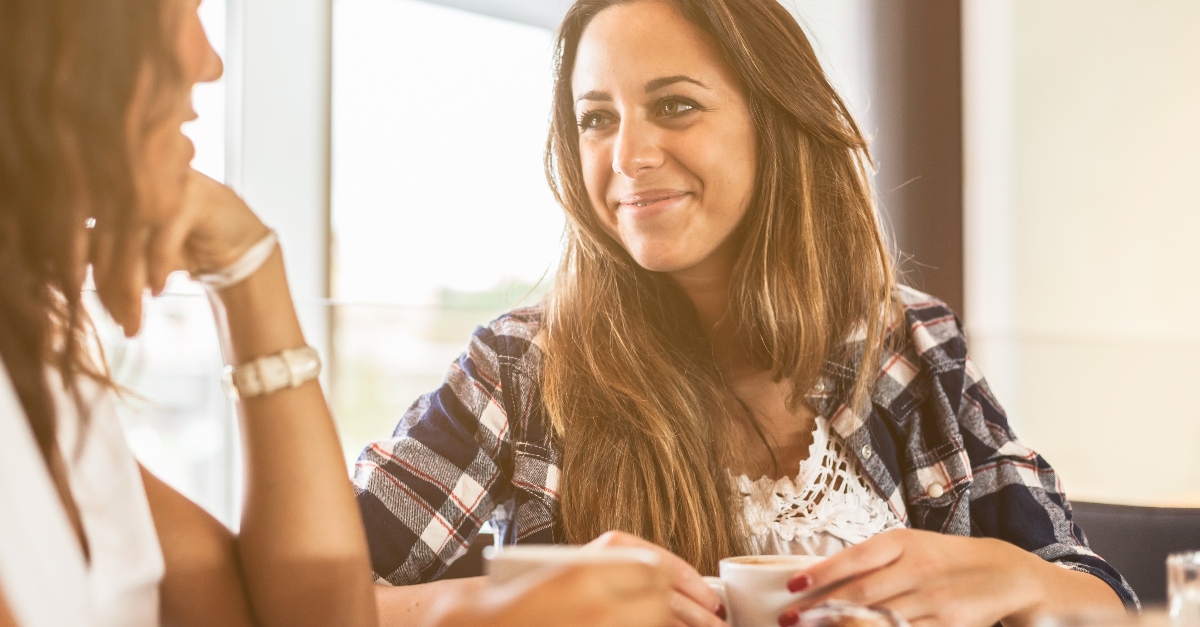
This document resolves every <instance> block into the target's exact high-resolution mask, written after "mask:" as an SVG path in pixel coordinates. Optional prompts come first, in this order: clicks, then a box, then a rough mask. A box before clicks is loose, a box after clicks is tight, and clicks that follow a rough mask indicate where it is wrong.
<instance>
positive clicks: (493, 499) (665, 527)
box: [356, 0, 1136, 626]
mask: <svg viewBox="0 0 1200 627" xmlns="http://www.w3.org/2000/svg"><path fill="white" fill-rule="evenodd" d="M556 61H557V77H556V79H557V80H556V83H555V91H554V106H553V113H552V116H553V118H552V128H551V133H550V140H549V145H548V150H547V159H546V161H547V171H548V176H549V178H550V180H551V183H552V185H553V187H554V190H555V192H556V193H557V196H558V200H559V202H560V203H561V204H562V206H563V208H564V209H565V211H566V214H567V222H568V226H567V234H566V252H565V255H564V258H563V261H562V264H561V266H560V268H559V274H558V276H557V279H556V283H555V284H554V286H553V289H552V291H551V294H550V296H549V297H548V299H547V300H546V301H545V302H544V303H542V304H541V305H540V306H537V307H534V308H532V309H526V310H520V311H514V312H511V313H509V314H507V315H505V316H503V317H501V318H500V319H498V320H496V321H495V322H493V323H492V324H490V325H489V326H488V327H487V328H483V329H480V330H479V331H478V332H477V333H476V334H475V336H474V338H473V339H472V341H471V344H470V346H469V348H468V349H467V351H466V353H465V354H464V355H463V356H462V358H461V359H460V360H459V361H458V362H457V363H456V364H455V365H454V366H452V368H451V370H450V372H449V373H448V374H447V377H446V381H445V384H444V385H443V386H442V387H441V388H440V389H438V390H437V391H435V392H433V393H431V394H429V395H427V396H425V397H423V398H421V399H420V400H419V401H417V403H415V404H414V405H413V407H412V409H411V410H410V411H409V412H408V413H407V414H406V415H405V416H404V417H403V418H402V420H401V421H400V424H399V426H398V427H397V429H396V432H395V434H394V437H393V438H391V439H389V440H386V441H382V442H378V443H376V444H374V445H372V446H371V447H369V448H368V449H367V450H366V451H364V453H363V454H362V456H361V458H360V460H359V465H358V470H357V473H356V483H357V485H358V488H359V490H360V492H359V506H360V508H361V509H362V511H363V517H364V520H365V522H366V525H367V532H368V539H369V541H370V543H371V546H372V561H373V566H374V569H375V574H376V576H377V577H379V578H380V579H381V580H385V581H386V582H388V583H391V584H395V585H397V586H398V587H395V588H383V589H381V590H380V591H379V592H378V597H379V599H380V602H381V604H382V608H383V610H382V611H383V613H384V615H387V614H388V612H389V611H391V610H390V609H389V608H395V611H397V612H399V611H401V610H404V609H405V608H410V607H411V602H412V599H416V598H422V596H423V595H428V594H429V593H428V592H427V591H424V590H423V589H422V586H420V585H412V584H421V583H422V582H425V581H428V580H429V579H430V578H432V577H434V576H435V575H436V574H437V573H439V572H440V571H442V570H443V569H444V568H446V566H447V565H448V564H449V563H450V562H452V561H453V560H454V559H455V558H456V557H457V556H458V555H460V554H461V553H462V552H463V551H464V549H465V547H466V546H467V544H468V543H469V542H470V540H471V538H472V537H473V536H474V535H475V533H476V531H477V530H478V528H479V526H480V525H481V524H482V522H483V521H485V520H487V519H489V518H491V519H492V520H493V522H494V523H496V526H497V527H498V529H499V530H500V534H501V538H502V540H503V541H504V542H506V543H529V542H570V543H586V542H596V543H599V544H634V545H641V546H645V545H647V543H653V545H656V546H658V547H661V549H660V550H661V551H662V553H663V559H664V561H665V562H666V563H668V564H669V565H671V567H672V569H673V584H674V588H675V595H674V597H673V601H672V611H673V615H674V617H675V621H676V624H686V625H696V626H700V625H718V624H721V621H720V620H719V618H720V617H721V615H722V613H723V611H722V608H721V607H720V606H719V605H718V598H717V597H716V596H715V595H714V594H713V593H712V592H711V591H710V590H709V589H708V588H707V587H705V586H704V584H703V581H702V580H701V578H700V574H714V573H715V571H716V569H717V563H718V561H719V560H720V559H721V558H723V557H726V556H731V555H739V554H744V553H804V554H813V555H822V556H832V557H830V559H828V560H826V561H824V562H823V563H822V564H821V565H820V566H817V567H814V568H812V569H811V570H809V571H808V572H805V573H797V575H796V578H795V579H794V580H793V582H792V587H793V589H794V590H797V591H798V590H803V589H818V588H826V590H827V591H826V592H825V593H824V594H822V595H820V596H817V597H814V598H813V599H812V601H811V602H815V601H819V600H821V599H823V598H828V597H830V596H832V597H835V598H841V599H846V600H852V601H858V602H860V603H863V604H868V605H879V606H885V607H889V608H892V609H895V610H896V611H897V612H899V613H900V614H901V615H903V616H905V617H907V618H908V619H910V620H911V621H913V622H914V623H918V624H947V625H991V624H994V623H996V622H999V621H1004V622H1005V623H1011V624H1029V623H1030V622H1032V621H1033V620H1034V618H1035V617H1037V616H1038V615H1039V614H1042V613H1045V612H1049V611H1058V610H1061V609H1064V608H1068V607H1072V606H1075V605H1088V606H1093V605H1094V606H1101V607H1109V608H1113V609H1115V610H1117V611H1119V610H1120V608H1121V607H1122V602H1124V603H1125V604H1128V605H1129V606H1131V607H1133V606H1136V599H1135V597H1134V595H1133V592H1132V590H1131V589H1130V588H1129V586H1128V585H1127V584H1126V583H1125V581H1124V580H1123V579H1122V577H1121V576H1120V574H1119V573H1117V572H1116V571H1115V570H1114V569H1113V568H1112V567H1110V566H1109V565H1108V564H1106V563H1105V562H1104V561H1103V560H1101V559H1100V558H1099V557H1097V556H1096V555H1095V554H1093V553H1092V552H1091V551H1090V550H1088V548H1087V544H1086V542H1085V541H1084V538H1083V534H1082V532H1081V531H1080V530H1079V528H1078V527H1077V526H1075V525H1074V524H1073V523H1072V522H1071V512H1070V507H1069V505H1068V503H1067V501H1066V498H1065V497H1064V496H1063V494H1062V493H1061V491H1060V490H1059V487H1058V483H1057V479H1056V476H1055V474H1054V472H1053V470H1052V469H1051V468H1050V467H1049V466H1048V465H1047V464H1046V462H1045V461H1044V460H1043V459H1042V458H1040V457H1039V456H1037V455H1036V454H1035V453H1033V452H1032V451H1030V450H1029V449H1027V448H1025V447H1024V446H1023V445H1021V443H1020V442H1019V441H1018V440H1017V439H1016V437H1015V436H1014V435H1013V433H1012V431H1011V430H1010V429H1009V427H1008V424H1007V422H1006V420H1005V416H1004V413H1003V411H1002V410H1001V409H1000V407H999V405H998V404H997V402H996V400H995V399H994V397H993V396H992V394H991V392H990V391H989V390H988V387H987V384H986V383H985V382H984V380H983V378H982V376H981V375H980V374H979V372H978V370H977V369H976V368H975V366H974V365H973V364H972V363H971V361H970V359H969V357H968V356H967V353H966V342H965V339H964V337H963V335H962V330H961V327H960V325H959V323H958V320H957V318H956V316H955V315H954V313H953V312H951V311H950V310H949V309H948V308H947V307H946V306H945V305H944V304H943V303H942V302H940V301H938V300H937V299H935V298H933V297H930V296H928V295H925V294H921V293H919V292H917V291H915V290H911V289H908V288H905V287H898V286H897V285H896V281H895V278H894V271H893V267H892V263H891V259H890V253H889V249H888V247H887V246H886V245H885V241H884V237H883V235H882V233H881V230H880V227H879V223H878V220H877V218H876V215H875V208H874V205H873V202H872V197H871V191H870V186H869V183H868V165H869V157H868V155H867V144H866V142H865V140H864V139H863V136H862V134H861V133H860V131H859V129H858V127H857V126H856V124H855V122H854V120H853V119H852V118H851V116H850V113H849V112H848V111H847V109H846V106H845V105H844V103H843V101H842V99H841V98H840V97H839V96H838V94H837V93H835V92H834V90H833V89H832V88H831V87H830V84H829V82H828V80H827V79H826V77H825V76H824V74H823V72H822V70H821V66H820V64H819V62H818V60H817V57H816V55H815V54H814V53H813V49H812V46H811V45H810V44H809V42H808V40H807V39H806V37H805V35H804V32H803V31H802V30H801V28H800V26H799V25H798V24H797V22H796V20H795V19H794V18H793V17H792V16H791V15H790V14H789V13H788V12H787V10H786V9H784V7H783V6H782V5H781V3H779V2H778V1H777V0H577V1H576V2H575V3H574V5H573V6H572V7H571V9H570V10H569V11H568V13H567V15H566V18H565V21H564V23H563V26H562V28H561V30H560V32H559V36H558V43H557V59H556ZM614 531H615V532H614ZM839 582H841V583H840V585H839ZM459 585H463V586H469V585H472V584H470V583H462V584H459ZM444 589H445V590H449V588H444ZM798 609H802V608H800V607H797V608H795V609H794V610H792V611H789V613H788V614H787V615H784V616H781V617H780V619H781V622H782V623H791V622H795V620H796V618H797V617H796V611H795V610H798Z"/></svg>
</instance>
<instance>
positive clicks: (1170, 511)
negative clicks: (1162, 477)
mask: <svg viewBox="0 0 1200 627" xmlns="http://www.w3.org/2000/svg"><path fill="white" fill-rule="evenodd" d="M1071 507H1072V509H1073V511H1074V519H1075V522H1076V523H1077V524H1078V525H1079V526H1080V527H1082V528H1083V531H1084V533H1085V534H1086V535H1087V539H1088V543H1089V544H1090V545H1091V547H1092V550H1093V551H1095V552H1096V553H1098V554H1099V555H1100V556H1101V557H1103V558H1104V559H1105V560H1107V561H1108V563H1109V564H1112V566H1113V567H1114V568H1116V569H1117V570H1119V571H1121V574H1122V575H1124V576H1125V579H1126V581H1128V582H1129V585H1131V586H1133V589H1134V591H1135V592H1137V594H1138V597H1139V598H1140V599H1141V600H1142V604H1143V605H1148V606H1153V605H1160V606H1161V605H1164V604H1166V602H1167V565H1166V561H1167V555H1168V554H1170V553H1176V552H1179V551H1200V508H1174V507H1136V506H1132V505H1107V504H1102V503H1083V502H1077V501H1076V502H1072V503H1071Z"/></svg>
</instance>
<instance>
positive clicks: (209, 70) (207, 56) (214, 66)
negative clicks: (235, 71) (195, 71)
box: [197, 34, 225, 83]
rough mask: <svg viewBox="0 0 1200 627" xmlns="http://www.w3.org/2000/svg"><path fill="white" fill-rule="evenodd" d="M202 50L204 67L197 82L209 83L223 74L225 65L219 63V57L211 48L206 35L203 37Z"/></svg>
mask: <svg viewBox="0 0 1200 627" xmlns="http://www.w3.org/2000/svg"><path fill="white" fill-rule="evenodd" d="M204 50H205V52H204V66H203V69H202V70H201V71H200V76H199V79H198V80H197V82H200V83H211V82H213V81H215V80H217V79H219V78H221V75H222V74H224V73H225V63H224V62H223V61H221V56H220V55H218V54H217V51H216V50H215V49H214V48H213V47H212V42H210V41H209V40H208V35H207V34H206V35H205V36H204Z"/></svg>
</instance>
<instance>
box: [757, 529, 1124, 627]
mask: <svg viewBox="0 0 1200 627" xmlns="http://www.w3.org/2000/svg"><path fill="white" fill-rule="evenodd" d="M789 588H790V589H791V590H792V591H794V592H801V591H804V590H817V591H819V593H818V594H815V595H813V596H811V597H808V598H806V599H805V600H804V601H803V602H801V603H799V604H797V606H796V608H795V610H796V611H793V612H791V613H790V614H786V615H785V616H783V617H781V619H780V624H781V625H791V624H795V623H796V621H797V620H798V618H799V617H798V615H797V612H798V611H803V610H804V609H807V608H809V607H812V606H813V605H816V604H817V603H820V602H822V601H825V600H828V599H838V600H841V601H850V602H854V603H859V604H862V605H870V606H877V607H886V608H889V609H892V610H894V611H896V612H897V613H898V614H900V615H901V616H903V617H905V618H906V619H907V620H908V621H909V622H910V623H912V624H913V625H914V626H923V625H930V626H934V625H945V626H947V627H949V626H960V627H970V626H979V627H986V626H988V625H994V624H996V623H997V622H1003V623H1004V624H1005V625H1008V626H1013V625H1021V626H1024V625H1033V624H1036V621H1037V619H1038V618H1040V617H1042V616H1046V615H1049V614H1063V613H1069V612H1071V611H1077V610H1081V609H1086V610H1088V611H1091V612H1095V611H1098V610H1099V611H1108V610H1111V611H1112V612H1113V613H1114V614H1120V613H1122V612H1123V611H1124V605H1123V604H1122V603H1121V598H1120V597H1118V596H1117V594H1116V592H1114V591H1113V589H1112V588H1111V587H1109V586H1108V585H1107V584H1106V583H1105V582H1103V581H1101V580H1100V579H1098V578H1097V577H1094V576H1092V575H1090V574H1087V573H1080V572H1074V571H1070V570H1067V569H1065V568H1062V567H1060V566H1056V565H1054V564H1052V563H1050V562H1046V561H1044V560H1042V559H1041V558H1040V557H1038V556H1036V555H1034V554H1032V553H1029V552H1027V551H1024V550H1022V549H1021V548H1019V547H1016V546H1013V545H1011V544H1009V543H1007V542H1004V541H1001V540H994V539H990V538H964V537H961V536H951V535H944V534H939V533H934V532H930V531H915V530H909V529H902V530H898V531H891V532H888V533H885V534H881V535H879V536H877V537H875V538H872V539H870V540H868V541H866V542H864V543H862V544H859V545H857V546H853V547H850V548H848V549H846V550H844V551H842V552H840V553H838V554H837V555H835V556H833V557H831V558H829V559H827V560H825V561H823V562H821V563H819V564H817V565H816V566H813V567H812V568H810V569H808V570H807V571H804V572H802V573H798V574H797V575H796V576H795V577H793V579H792V580H791V581H790V582H789Z"/></svg>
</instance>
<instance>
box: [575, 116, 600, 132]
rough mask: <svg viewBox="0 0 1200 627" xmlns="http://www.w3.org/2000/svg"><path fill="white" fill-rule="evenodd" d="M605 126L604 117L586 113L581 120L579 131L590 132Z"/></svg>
mask: <svg viewBox="0 0 1200 627" xmlns="http://www.w3.org/2000/svg"><path fill="white" fill-rule="evenodd" d="M601 126H604V117H603V116H601V115H599V114H596V113H586V114H584V115H582V116H580V118H579V130H581V131H590V130H594V129H597V128H600V127H601Z"/></svg>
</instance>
